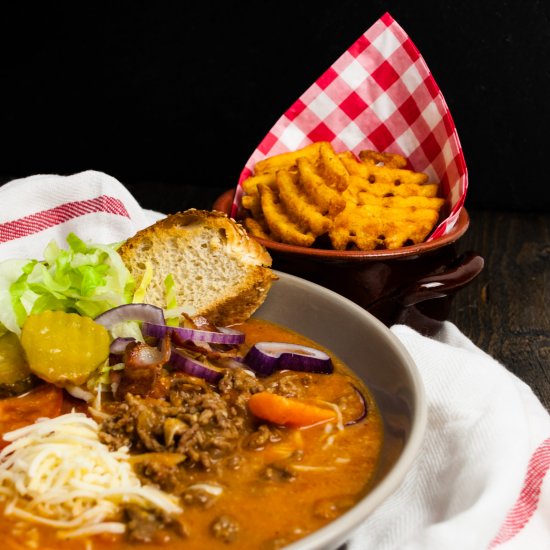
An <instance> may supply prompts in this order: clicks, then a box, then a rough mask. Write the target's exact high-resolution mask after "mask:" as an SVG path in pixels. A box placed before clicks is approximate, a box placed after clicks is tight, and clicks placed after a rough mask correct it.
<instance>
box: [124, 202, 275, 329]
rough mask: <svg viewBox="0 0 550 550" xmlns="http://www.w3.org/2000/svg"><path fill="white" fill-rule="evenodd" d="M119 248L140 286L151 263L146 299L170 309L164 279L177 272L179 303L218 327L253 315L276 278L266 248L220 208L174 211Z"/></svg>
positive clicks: (148, 301)
mask: <svg viewBox="0 0 550 550" xmlns="http://www.w3.org/2000/svg"><path fill="white" fill-rule="evenodd" d="M118 252H119V253H120V255H121V256H122V259H123V260H124V263H125V264H126V266H127V267H128V269H129V270H130V272H131V273H132V275H133V277H134V278H135V280H136V284H139V283H140V281H141V280H142V278H143V276H144V273H145V270H146V266H147V263H148V262H149V263H150V265H151V267H152V268H153V278H152V280H151V282H150V283H149V284H148V285H147V291H146V293H145V299H144V301H145V302H146V303H149V304H153V305H156V306H159V307H166V303H165V292H166V291H165V283H164V281H165V279H166V277H167V276H168V275H169V274H172V277H173V278H174V281H175V284H176V295H177V303H178V306H184V307H185V310H186V313H188V314H190V315H193V316H194V315H201V316H204V317H206V318H207V319H208V320H209V321H210V322H211V323H213V324H215V325H218V326H228V325H232V324H236V323H240V322H243V321H245V320H246V319H248V318H249V317H250V316H251V315H252V314H253V313H254V312H255V311H256V309H258V307H260V305H261V304H262V303H263V301H264V300H265V298H266V297H267V293H268V291H269V289H270V288H271V284H272V282H273V281H274V280H276V279H277V276H276V275H275V274H274V273H273V271H272V270H271V262H272V260H271V256H270V255H269V253H268V252H267V250H266V249H265V248H264V247H263V246H262V245H260V244H259V243H258V242H257V241H255V240H254V239H252V238H250V237H249V236H248V235H247V233H246V231H245V229H244V228H243V227H242V226H241V225H240V224H238V223H237V222H235V221H234V220H233V219H232V218H229V217H228V216H227V215H226V214H223V213H221V212H217V211H207V210H197V209H194V208H193V209H190V210H186V211H184V212H178V213H176V214H171V215H169V216H167V217H166V218H163V219H161V220H159V221H157V222H156V223H154V224H153V225H151V226H150V227H147V228H145V229H143V230H141V231H139V232H138V233H136V234H135V235H134V236H133V237H131V238H130V239H128V240H127V241H126V242H125V243H123V244H122V245H121V247H120V248H119V250H118Z"/></svg>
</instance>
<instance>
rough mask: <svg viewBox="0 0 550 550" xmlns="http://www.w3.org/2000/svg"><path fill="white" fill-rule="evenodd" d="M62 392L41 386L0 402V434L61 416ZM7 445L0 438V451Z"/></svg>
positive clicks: (44, 385)
mask: <svg viewBox="0 0 550 550" xmlns="http://www.w3.org/2000/svg"><path fill="white" fill-rule="evenodd" d="M62 405H63V390H62V389H61V388H58V387H56V386H54V385H53V384H42V385H40V386H38V387H37V388H34V389H33V390H31V391H30V392H28V393H25V394H24V395H21V396H19V397H8V398H7V399H1V400H0V434H5V433H7V432H11V431H12V430H16V429H17V428H22V427H23V426H27V425H28V424H32V423H33V422H34V421H35V420H37V419H38V418H41V417H49V418H54V417H56V416H59V415H60V414H61V408H62ZM7 444H8V442H7V441H4V440H3V439H2V438H0V449H1V448H3V447H5V446H6V445H7Z"/></svg>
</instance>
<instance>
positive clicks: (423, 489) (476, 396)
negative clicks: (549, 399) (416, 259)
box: [348, 321, 550, 550]
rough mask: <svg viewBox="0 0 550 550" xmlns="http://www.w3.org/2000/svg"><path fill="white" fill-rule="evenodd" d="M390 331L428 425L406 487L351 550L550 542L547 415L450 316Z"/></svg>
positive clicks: (465, 549) (459, 549)
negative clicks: (424, 405)
mask: <svg viewBox="0 0 550 550" xmlns="http://www.w3.org/2000/svg"><path fill="white" fill-rule="evenodd" d="M391 330H392V332H393V333H394V334H395V336H397V338H399V340H400V341H401V342H402V343H403V345H404V346H405V348H406V349H407V350H408V351H409V353H410V354H411V356H412V357H413V359H414V361H415V363H416V364H417V366H418V369H419V371H420V374H421V377H422V380H423V382H424V385H425V389H426V396H427V401H428V422H427V428H426V435H425V440H424V442H423V445H422V447H421V449H420V453H419V455H418V457H417V458H416V460H415V462H414V464H413V466H412V468H411V470H410V471H409V472H408V474H407V476H406V477H405V480H404V482H403V484H402V485H401V486H400V487H399V488H398V489H397V491H396V492H395V493H394V494H393V495H392V496H391V497H390V498H389V499H388V500H387V501H386V502H385V503H383V504H382V506H380V508H379V509H377V510H376V511H375V512H374V513H373V514H372V516H370V517H369V519H368V520H367V521H366V522H365V524H363V525H362V526H361V527H360V529H359V530H358V531H357V533H356V534H355V535H354V536H353V538H352V540H351V541H350V543H349V545H348V550H368V549H375V550H390V549H392V550H393V549H399V550H401V549H407V550H413V549H414V550H454V549H456V550H485V549H501V550H512V549H514V550H538V549H548V548H550V479H549V478H550V476H549V475H548V473H547V472H548V468H549V466H550V415H549V414H548V411H546V410H545V408H544V407H543V406H542V404H541V403H540V401H539V400H538V398H537V397H536V396H535V394H534V393H533V391H532V390H531V388H529V387H528V386H527V385H526V384H525V383H524V382H522V381H521V380H520V379H519V378H517V377H516V376H515V375H513V374H512V373H511V372H510V371H509V370H507V369H506V368H505V366H504V365H502V364H500V363H499V362H497V361H495V360H494V359H493V358H492V357H490V356H489V355H487V354H486V353H485V352H483V351H482V350H480V349H479V348H478V347H476V346H475V345H474V344H473V343H472V342H471V340H469V339H468V338H467V337H466V336H464V335H463V334H462V333H461V332H460V330H459V329H458V328H457V327H456V326H455V325H454V324H452V323H450V322H448V321H447V322H446V323H445V324H444V326H443V328H442V330H441V331H440V333H439V334H438V335H437V337H436V338H428V337H425V336H422V335H420V334H419V333H417V332H416V331H414V330H413V329H411V328H409V327H407V326H404V325H395V326H393V327H392V328H391Z"/></svg>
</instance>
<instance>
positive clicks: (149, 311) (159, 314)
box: [94, 304, 165, 329]
mask: <svg viewBox="0 0 550 550" xmlns="http://www.w3.org/2000/svg"><path fill="white" fill-rule="evenodd" d="M94 321H95V322H96V323H99V324H100V325H103V326H104V327H105V328H107V329H111V328H113V327H114V326H115V325H116V324H118V323H123V322H126V321H146V322H150V323H158V324H159V325H164V322H165V320H164V312H163V311H162V308H160V307H157V306H153V305H151V304H125V305H123V306H117V307H114V308H113V309H109V310H107V311H105V312H104V313H102V314H101V315H98V316H97V317H96V318H95V319H94Z"/></svg>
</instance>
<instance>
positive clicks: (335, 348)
mask: <svg viewBox="0 0 550 550" xmlns="http://www.w3.org/2000/svg"><path fill="white" fill-rule="evenodd" d="M276 273H277V275H278V276H279V280H278V281H275V283H274V284H273V286H272V288H271V291H270V293H269V295H268V298H267V300H266V301H265V303H264V304H263V305H262V306H261V307H260V308H259V309H258V311H257V312H256V313H255V315H254V316H255V317H259V318H262V319H265V320H268V321H273V322H275V323H279V324H281V325H284V326H286V327H288V328H290V329H292V330H295V331H297V332H300V333H301V334H303V335H305V336H307V337H309V338H311V339H313V340H315V341H316V342H319V343H320V344H322V345H324V346H326V347H327V348H329V349H330V350H331V351H332V352H334V353H335V354H336V355H337V356H339V357H340V358H341V359H342V360H343V361H345V362H346V363H347V365H348V366H350V367H351V368H352V369H353V370H354V371H355V372H356V373H357V374H358V375H359V376H360V377H361V378H362V379H363V380H364V381H365V383H366V384H367V386H368V387H369V388H370V390H371V391H372V392H373V394H374V397H375V399H376V400H377V402H378V406H379V408H380V411H381V413H382V417H383V419H384V428H385V441H384V448H383V451H382V453H383V454H382V463H381V464H382V467H381V469H380V472H379V474H378V476H377V479H376V483H375V485H374V486H373V488H372V489H371V491H370V492H369V493H368V494H367V495H366V496H365V497H364V498H363V499H362V500H361V501H360V502H359V503H358V504H356V505H355V506H354V507H353V508H351V509H350V510H349V511H348V512H346V513H345V514H344V515H342V516H340V517H339V518H338V519H336V520H334V521H332V522H331V523H329V524H328V525H326V526H325V527H323V528H322V529H319V530H318V531H316V532H314V533H312V534H311V535H309V536H307V537H305V538H303V539H301V540H299V541H297V542H295V543H293V544H291V545H290V546H288V547H286V549H285V550H314V549H315V550H334V549H336V548H338V546H340V545H341V544H343V543H345V541H346V540H348V539H349V538H350V536H351V535H352V533H353V532H354V530H355V529H357V528H358V527H359V525H360V524H361V523H362V522H363V521H364V520H365V519H366V518H367V517H368V516H369V515H370V514H371V513H372V512H373V511H374V510H375V509H376V508H377V507H378V506H379V505H380V504H381V503H382V502H383V501H384V500H386V499H387V498H388V497H389V496H390V495H391V494H392V493H393V492H394V491H395V489H397V487H398V486H399V485H400V484H401V482H402V481H403V478H404V476H405V474H406V473H407V471H408V470H409V469H410V467H411V464H412V462H413V460H414V458H415V456H416V455H417V453H418V450H419V448H420V445H421V443H422V439H423V437H424V432H425V427H426V418H427V407H426V399H425V394H424V387H423V384H422V380H421V378H420V375H419V372H418V369H417V367H416V365H415V363H414V361H413V360H412V358H411V356H410V355H409V353H408V352H407V350H406V349H405V348H404V346H403V345H402V344H401V342H400V341H399V340H398V339H397V338H396V337H395V336H394V335H393V333H392V332H391V331H390V330H389V329H388V328H387V327H386V326H385V325H384V324H383V323H382V322H381V321H379V320H378V319H377V318H376V317H374V316H373V315H371V314H370V313H368V312H367V311H366V310H364V309H363V308H361V307H360V306H358V305H356V304H355V303H353V302H352V301H350V300H348V299H347V298H344V297H342V296H341V295H339V294H337V293H335V292H333V291H331V290H328V289H326V288H324V287H321V286H319V285H317V284H314V283H311V282H309V281H306V280H305V279H300V278H298V277H295V276H293V275H288V274H286V273H282V272H279V271H276Z"/></svg>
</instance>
